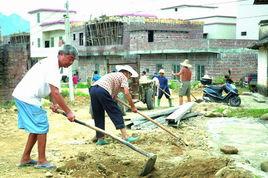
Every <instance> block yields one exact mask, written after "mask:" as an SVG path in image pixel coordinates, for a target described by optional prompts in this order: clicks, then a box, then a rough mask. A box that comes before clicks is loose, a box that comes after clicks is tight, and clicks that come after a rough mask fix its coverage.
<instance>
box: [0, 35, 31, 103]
mask: <svg viewBox="0 0 268 178" xmlns="http://www.w3.org/2000/svg"><path fill="white" fill-rule="evenodd" d="M29 39H30V35H29V34H28V33H27V34H26V33H22V34H14V35H11V36H10V40H9V42H8V43H9V44H0V103H3V102H6V101H10V100H11V99H12V96H11V94H12V92H13V90H14V88H15V87H16V85H17V84H18V82H19V81H20V80H21V79H22V77H23V76H24V75H25V73H26V72H27V70H28V69H29V68H30V67H31V65H32V64H31V60H30V48H29Z"/></svg>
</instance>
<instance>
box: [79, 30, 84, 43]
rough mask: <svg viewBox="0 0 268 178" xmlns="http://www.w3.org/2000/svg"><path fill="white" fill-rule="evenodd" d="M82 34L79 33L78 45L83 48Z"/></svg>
mask: <svg viewBox="0 0 268 178" xmlns="http://www.w3.org/2000/svg"><path fill="white" fill-rule="evenodd" d="M83 38H84V34H83V33H79V45H80V46H83V45H84V39H83Z"/></svg>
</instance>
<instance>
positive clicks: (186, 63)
mask: <svg viewBox="0 0 268 178" xmlns="http://www.w3.org/2000/svg"><path fill="white" fill-rule="evenodd" d="M180 64H181V65H182V66H185V67H189V68H190V67H192V65H191V64H190V63H189V60H188V59H185V60H184V61H183V62H182V63H180Z"/></svg>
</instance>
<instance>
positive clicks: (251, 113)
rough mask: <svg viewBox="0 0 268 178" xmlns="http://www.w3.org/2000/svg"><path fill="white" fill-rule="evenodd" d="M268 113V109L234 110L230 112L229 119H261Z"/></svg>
mask: <svg viewBox="0 0 268 178" xmlns="http://www.w3.org/2000/svg"><path fill="white" fill-rule="evenodd" d="M266 113H268V109H242V108H237V109H232V110H230V112H228V114H227V116H228V117H238V118H241V117H254V118H260V117H261V116H262V115H263V114H266Z"/></svg>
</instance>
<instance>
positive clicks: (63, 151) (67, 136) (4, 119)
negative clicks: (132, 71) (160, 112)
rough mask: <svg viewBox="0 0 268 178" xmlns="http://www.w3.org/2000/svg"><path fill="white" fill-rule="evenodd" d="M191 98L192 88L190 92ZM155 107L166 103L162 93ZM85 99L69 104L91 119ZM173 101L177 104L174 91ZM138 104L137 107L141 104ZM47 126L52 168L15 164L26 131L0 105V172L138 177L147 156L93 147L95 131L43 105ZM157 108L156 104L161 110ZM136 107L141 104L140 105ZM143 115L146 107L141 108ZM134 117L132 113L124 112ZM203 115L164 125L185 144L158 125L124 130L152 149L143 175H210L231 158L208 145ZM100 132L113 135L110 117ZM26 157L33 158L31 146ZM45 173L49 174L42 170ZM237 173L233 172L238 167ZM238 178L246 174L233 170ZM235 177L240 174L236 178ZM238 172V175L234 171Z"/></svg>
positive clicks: (24, 177)
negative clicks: (176, 124) (150, 163)
mask: <svg viewBox="0 0 268 178" xmlns="http://www.w3.org/2000/svg"><path fill="white" fill-rule="evenodd" d="M194 94H195V96H196V97H197V98H199V97H200V95H199V94H198V93H194ZM162 101H163V102H161V108H166V107H168V102H167V100H166V99H165V98H163V99H162ZM88 103H89V100H88V98H86V97H83V98H79V97H76V101H75V103H74V104H73V105H72V108H73V109H74V111H75V112H76V116H77V119H78V120H82V121H85V122H87V123H93V120H92V119H91V117H90V115H89V106H88ZM173 103H174V105H175V104H178V97H177V96H175V97H174V99H173ZM218 105H219V104H213V103H200V104H197V105H196V106H194V108H193V111H209V110H213V108H215V107H217V106H218ZM140 107H143V106H142V105H141V106H140ZM46 108H47V111H48V116H49V123H50V131H49V134H48V141H47V158H48V160H49V161H51V162H53V163H55V164H56V165H57V167H58V168H57V169H55V170H40V169H35V168H33V167H25V168H18V167H17V166H16V164H18V162H19V160H20V156H21V154H22V151H23V147H24V145H25V141H26V139H27V136H28V135H27V134H26V133H25V132H24V131H23V130H19V129H18V128H17V113H16V109H15V107H13V108H11V109H1V108H0V129H1V134H0V140H1V142H0V148H1V152H0V177H5V178H10V177H21V178H28V177H31V178H33V177H46V176H48V174H50V173H51V175H53V177H139V173H140V171H141V170H142V168H143V166H144V164H145V162H146V161H147V158H146V157H145V156H143V155H141V154H139V153H137V152H135V151H133V150H131V149H130V148H128V147H127V146H125V145H122V144H120V143H118V142H117V141H115V140H113V139H111V138H108V140H109V141H110V144H109V145H105V146H97V145H95V143H92V142H91V138H92V137H93V136H94V135H95V131H93V130H91V129H89V128H87V127H84V126H81V125H79V124H76V123H71V122H69V121H68V120H67V119H66V118H64V117H63V116H61V115H59V114H55V113H51V111H50V110H49V109H48V107H47V106H46ZM161 108H157V109H161ZM140 109H141V110H142V108H140ZM142 112H144V113H145V114H146V112H147V111H146V110H142ZM127 115H131V116H133V117H135V115H136V114H135V113H127ZM208 119H209V118H207V117H203V116H199V117H196V118H194V119H190V120H187V121H184V122H183V123H182V125H181V127H180V128H179V129H177V128H172V127H168V129H169V130H171V131H172V132H173V133H174V134H176V135H177V136H178V137H180V138H182V139H183V140H185V141H186V142H187V143H188V146H184V145H181V144H180V143H178V142H177V141H176V140H174V139H173V137H172V136H171V135H169V134H168V133H167V132H165V131H163V130H162V129H159V128H157V129H154V130H151V131H140V130H128V132H129V133H130V134H134V135H138V136H139V137H140V139H139V141H138V142H136V143H134V144H135V146H137V147H139V148H141V149H143V150H144V151H146V152H151V153H154V154H157V156H158V158H157V161H156V164H155V169H154V170H153V171H152V172H151V173H150V174H149V175H147V176H146V177H163V178H167V177H168V178H173V177H174V178H177V177H182V178H190V177H204V178H210V177H211V178H213V177H215V173H216V172H217V171H218V170H220V169H221V168H223V167H225V166H229V165H231V164H232V160H231V159H229V157H227V156H225V155H223V154H222V155H220V156H219V154H217V155H216V154H213V152H212V148H211V147H209V146H208V140H209V137H208V134H207V132H206V130H205V129H204V126H205V123H206V121H207V120H208ZM106 131H108V132H110V133H113V134H115V135H118V136H120V135H119V131H117V130H115V128H114V125H113V124H112V123H111V121H110V119H109V118H108V117H107V119H106ZM32 153H33V155H32V158H33V159H36V158H37V149H36V147H34V150H33V152H32ZM48 172H49V173H48ZM238 172H239V171H238ZM233 175H241V176H242V177H250V174H248V173H243V171H241V172H240V173H237V171H236V173H235V174H233ZM241 176H240V177H241ZM237 177H239V176H237Z"/></svg>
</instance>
